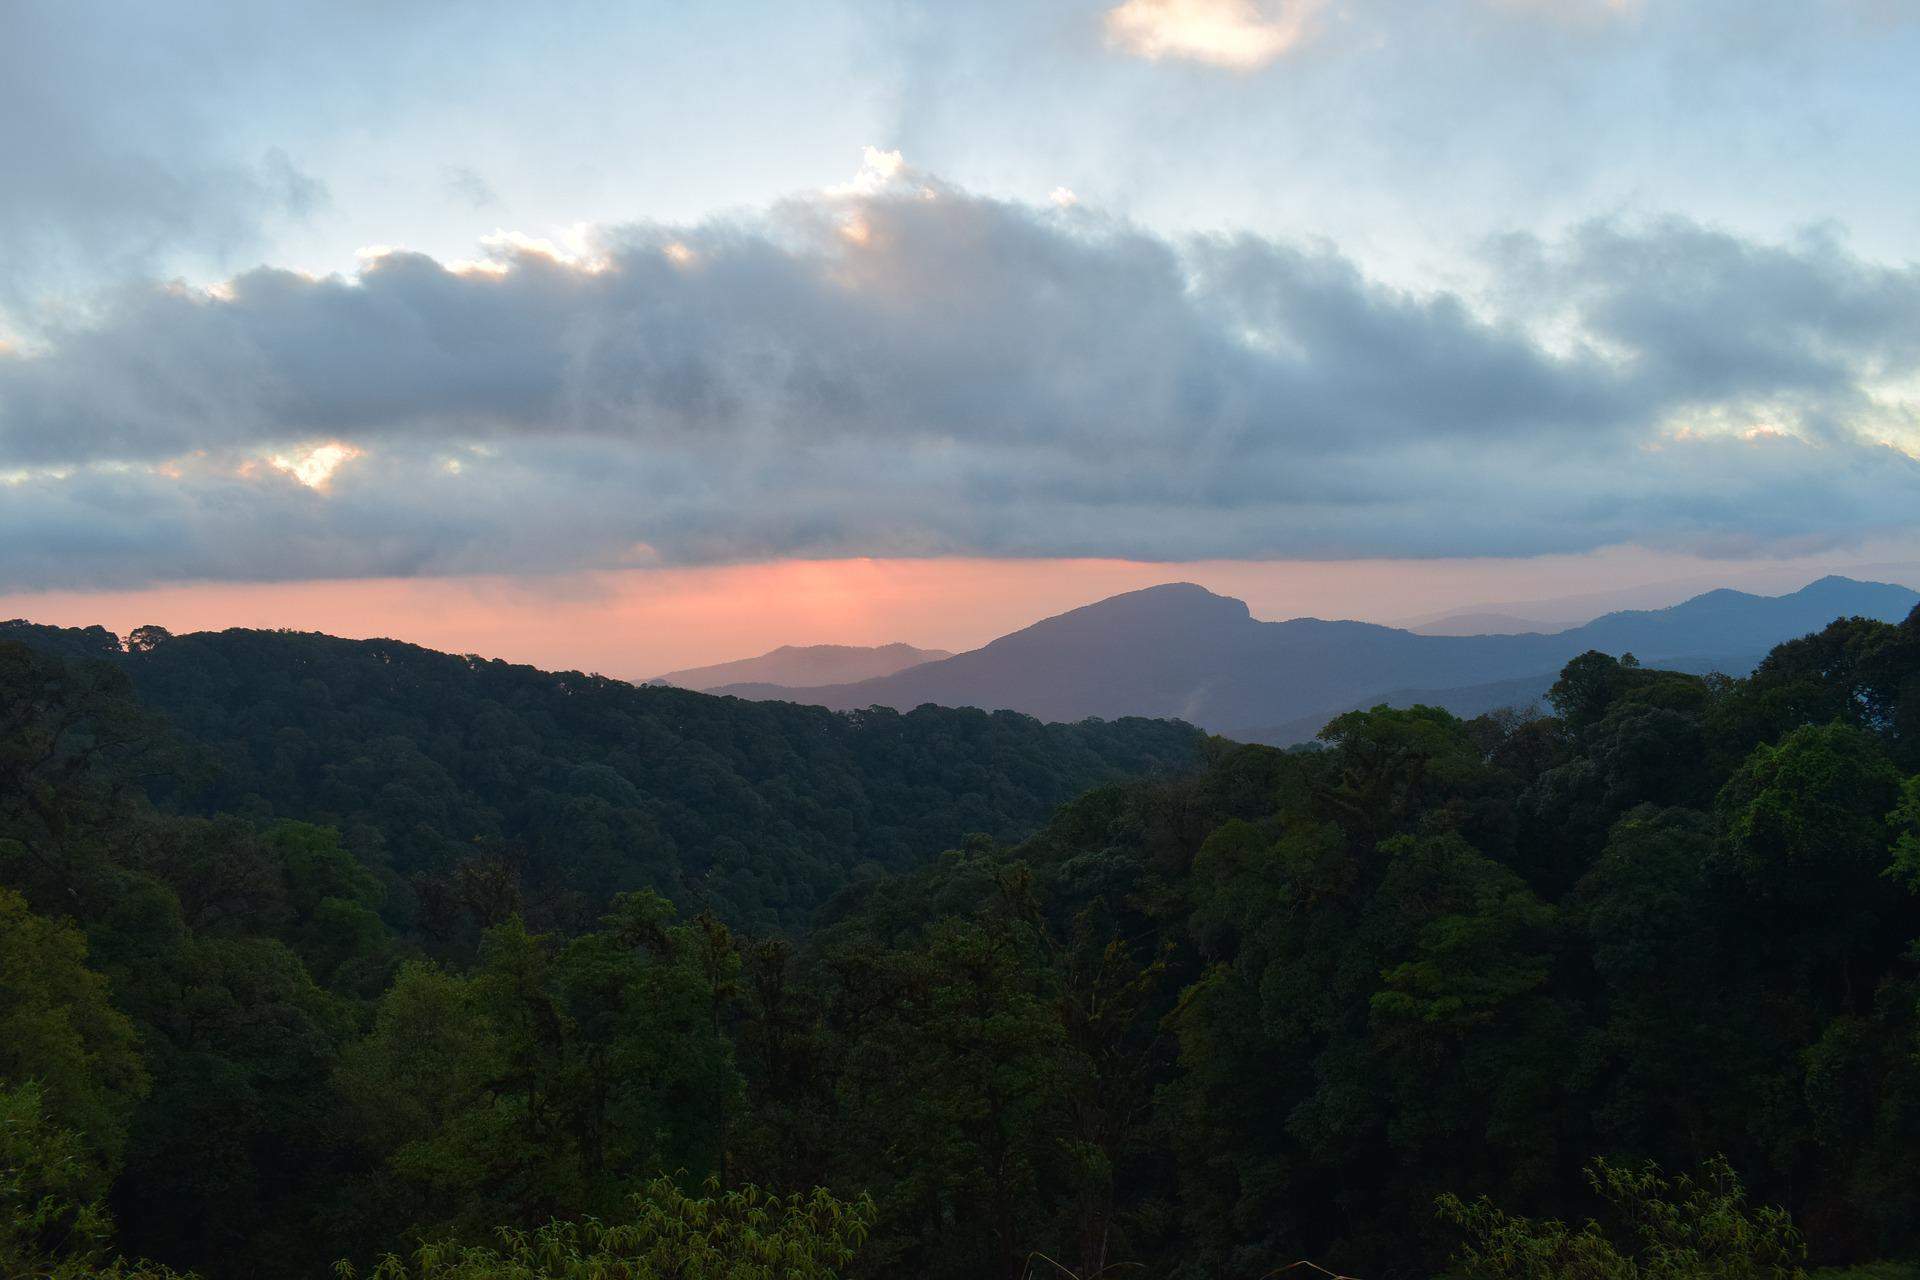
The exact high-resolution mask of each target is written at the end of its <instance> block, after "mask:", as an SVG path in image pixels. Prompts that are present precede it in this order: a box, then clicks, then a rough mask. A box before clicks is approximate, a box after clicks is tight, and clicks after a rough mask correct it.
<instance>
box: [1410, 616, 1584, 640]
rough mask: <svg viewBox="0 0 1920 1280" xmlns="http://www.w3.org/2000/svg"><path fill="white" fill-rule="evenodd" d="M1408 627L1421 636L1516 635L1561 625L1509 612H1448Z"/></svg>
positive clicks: (1553, 628) (1557, 629) (1549, 629)
mask: <svg viewBox="0 0 1920 1280" xmlns="http://www.w3.org/2000/svg"><path fill="white" fill-rule="evenodd" d="M1407 630H1409V631H1411V632H1413V633H1414V634H1415V635H1420V636H1518V635H1526V634H1528V633H1529V632H1549V631H1559V630H1562V628H1560V627H1556V626H1554V625H1553V624H1552V623H1547V622H1539V621H1536V620H1534V619H1532V618H1522V617H1520V616H1519V615H1517V614H1512V613H1449V614H1447V615H1446V616H1445V617H1442V618H1435V619H1434V620H1433V621H1431V622H1422V623H1420V624H1419V625H1418V626H1412V627H1408V628H1407Z"/></svg>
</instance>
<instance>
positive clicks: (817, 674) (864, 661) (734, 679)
mask: <svg viewBox="0 0 1920 1280" xmlns="http://www.w3.org/2000/svg"><path fill="white" fill-rule="evenodd" d="M952 656H953V654H952V653H950V652H949V651H947V650H945V649H916V648H914V647H913V646H912V645H910V644H882V645H856V644H806V645H795V644H783V645H781V646H780V647H779V648H778V649H775V650H773V651H772V652H770V653H763V654H761V655H760V656H759V657H757V658H741V659H740V660H739V661H737V662H720V663H716V664H714V665H713V666H710V667H687V668H684V669H682V670H680V671H669V672H667V673H666V674H665V675H662V676H655V677H654V678H653V679H651V680H649V681H647V682H646V683H648V684H670V685H672V686H673V687H674V688H676V689H696V690H701V691H705V690H708V689H713V688H717V687H718V686H720V685H724V684H740V683H743V682H751V683H760V684H777V685H783V686H785V687H786V688H789V689H810V688H813V687H814V686H816V685H823V684H847V683H850V682H852V681H856V680H872V679H875V678H877V677H880V676H890V675H892V674H893V673H894V672H896V671H902V670H905V669H906V668H907V667H917V666H919V665H920V664H921V663H923V662H938V661H940V660H941V659H942V658H951V657H952Z"/></svg>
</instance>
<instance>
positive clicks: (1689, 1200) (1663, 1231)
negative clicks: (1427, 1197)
mask: <svg viewBox="0 0 1920 1280" xmlns="http://www.w3.org/2000/svg"><path fill="white" fill-rule="evenodd" d="M1587 1181H1588V1182H1589V1183H1591V1184H1592V1186H1593V1189H1594V1190H1595V1191H1596V1192H1598V1193H1599V1195H1600V1197H1601V1198H1602V1199H1603V1200H1605V1201H1606V1202H1607V1205H1608V1207H1609V1208H1610V1210H1611V1211H1612V1216H1613V1217H1615V1218H1616V1219H1617V1220H1618V1221H1619V1223H1620V1227H1621V1238H1622V1239H1623V1240H1624V1241H1626V1244H1625V1247H1624V1248H1623V1247H1622V1246H1621V1245H1620V1244H1618V1243H1616V1240H1615V1237H1614V1236H1611V1235H1609V1234H1608V1233H1607V1232H1606V1231H1605V1230H1604V1229H1603V1228H1602V1227H1601V1226H1600V1224H1599V1223H1598V1222H1595V1221H1592V1220H1588V1221H1587V1222H1586V1223H1585V1224H1584V1225H1583V1226H1580V1227H1578V1228H1575V1227H1570V1226H1568V1225H1567V1224H1566V1223H1564V1222H1561V1221H1559V1220H1557V1219H1547V1220H1545V1221H1535V1220H1533V1219H1530V1218H1522V1217H1515V1216H1513V1215H1511V1214H1508V1213H1506V1212H1504V1211H1502V1210H1500V1209H1498V1208H1495V1207H1494V1205H1493V1204H1492V1203H1491V1202H1489V1201H1488V1200H1487V1199H1485V1198H1484V1197H1483V1198H1481V1199H1479V1200H1476V1201H1473V1202H1472V1203H1468V1202H1467V1201H1464V1200H1461V1199H1460V1198H1459V1197H1458V1196H1454V1195H1444V1196H1442V1197H1440V1216H1441V1217H1442V1218H1444V1219H1446V1220H1448V1221H1450V1222H1452V1223H1453V1224H1454V1225H1455V1226H1458V1227H1459V1228H1461V1230H1462V1231H1463V1232H1465V1234H1466V1237H1467V1240H1466V1243H1465V1244H1464V1245H1463V1246H1462V1247H1461V1249H1460V1251H1459V1252H1458V1253H1456V1254H1455V1255H1454V1259H1453V1268H1452V1270H1453V1273H1454V1274H1455V1275H1458V1276H1462V1277H1471V1278H1472V1280H1708V1278H1711V1280H1801V1278H1802V1277H1804V1275H1805V1274H1806V1273H1805V1271H1804V1270H1803V1269H1802V1264H1803V1263H1804V1262H1805V1260H1806V1246H1805V1245H1804V1244H1803V1243H1802V1241H1801V1238H1800V1233H1799V1232H1798V1231H1797V1230H1795V1229H1794V1226H1793V1221H1792V1219H1791V1218H1790V1217H1789V1216H1788V1214H1787V1212H1786V1210H1784V1209H1778V1208H1771V1207H1755V1206H1751V1205H1749V1204H1748V1203H1747V1195H1746V1190H1745V1188H1744V1187H1742V1186H1741V1184H1740V1179H1739V1177H1738V1176H1737V1175H1736V1174H1735V1173H1734V1172H1733V1169H1732V1167H1731V1166H1729V1165H1728V1163H1727V1162H1726V1160H1725V1159H1724V1158H1716V1159H1713V1160H1710V1161H1708V1162H1707V1164H1706V1165H1705V1166H1704V1167H1703V1168H1702V1169H1701V1172H1700V1176H1699V1177H1698V1178H1693V1177H1688V1176H1686V1175H1681V1176H1679V1177H1676V1178H1673V1179H1671V1180H1669V1179H1667V1178H1664V1177H1662V1176H1661V1174H1660V1171H1659V1169H1658V1168H1657V1167H1655V1166H1654V1165H1652V1164H1648V1165H1645V1166H1642V1167H1640V1168H1626V1167H1623V1166H1620V1165H1614V1164H1609V1163H1608V1162H1607V1161H1605V1160H1595V1161H1594V1162H1593V1163H1592V1164H1591V1165H1589V1166H1588V1167H1587Z"/></svg>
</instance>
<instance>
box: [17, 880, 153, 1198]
mask: <svg viewBox="0 0 1920 1280" xmlns="http://www.w3.org/2000/svg"><path fill="white" fill-rule="evenodd" d="M86 959H87V944H86V939H85V938H83V937H82V936H81V935H80V933H79V931H78V930H76V929H74V928H72V927H71V926H69V925H65V924H61V923H59V922H57V921H53V920H47V919H43V918H42V917H40V916H36V915H34V914H33V913H31V912H30V911H28V910H27V904H26V902H25V900H23V899H22V898H21V897H20V895H19V894H17V893H14V892H13V891H11V890H9V889H5V888H0V1085H5V1084H8V1083H20V1082H28V1081H37V1082H38V1084H37V1087H36V1091H35V1093H34V1098H35V1105H36V1107H37V1106H39V1105H40V1104H41V1103H42V1102H44V1105H45V1107H46V1110H47V1113H48V1116H49V1119H50V1121H51V1122H53V1123H56V1124H59V1125H62V1126H65V1127H66V1128H67V1129H69V1130H72V1131H75V1132H78V1133H80V1134H84V1135H85V1136H86V1141H87V1142H88V1144H89V1146H90V1148H91V1153H92V1154H91V1158H92V1159H93V1160H94V1161H96V1162H97V1163H98V1164H100V1165H101V1166H104V1167H112V1166H114V1165H116V1164H117V1162H118V1160H119V1157H120V1154H121V1152H122V1149H123V1148H124V1146H125V1142H126V1129H127V1122H128V1119H129V1117H130V1116H131V1114H132V1111H133V1106H134V1103H135V1102H136V1101H137V1100H138V1099H139V1098H140V1096H141V1095H142V1094H143V1093H145V1092H146V1089H147V1073H146V1070H145V1068H144V1067H143V1065H142V1063H141V1061H140V1056H139V1054H138V1052H137V1051H136V1049H135V1046H134V1030H133V1026H132V1024H131V1023H129V1022H128V1020H127V1019H126V1017H125V1016H123V1015H122V1014H121V1013H120V1012H118V1011H117V1010H115V1009H114V1008H113V1007H112V1005H111V1003H110V1002H109V1000H108V995H107V983H106V980H105V979H104V978H102V977H101V976H100V975H99V974H98V973H95V972H93V971H91V970H90V969H88V968H87V967H86Z"/></svg>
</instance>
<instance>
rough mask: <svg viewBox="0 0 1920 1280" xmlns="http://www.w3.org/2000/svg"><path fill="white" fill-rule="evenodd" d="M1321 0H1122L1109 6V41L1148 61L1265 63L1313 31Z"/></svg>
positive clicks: (1246, 67) (1250, 66) (1244, 67)
mask: <svg viewBox="0 0 1920 1280" xmlns="http://www.w3.org/2000/svg"><path fill="white" fill-rule="evenodd" d="M1323 5H1324V0H1264V2H1263V3H1256V0H1125V2H1124V3H1122V4H1119V5H1116V6H1115V7H1113V8H1112V9H1109V10H1108V11H1107V15H1106V29H1107V38H1108V40H1109V41H1110V42H1111V43H1112V44H1113V45H1114V46H1115V47H1116V48H1119V49H1122V50H1124V51H1125V52H1127V53H1131V54H1134V55H1136V56H1138V57H1142V58H1146V59H1148V60H1149V61H1154V62H1158V61H1160V60H1161V59H1163V58H1173V59H1180V60H1184V61H1189V62H1203V63H1207V64H1209V65H1212V66H1217V67H1228V68H1231V69H1233V70H1236V71H1250V70H1254V69H1256V68H1259V67H1264V66H1266V65H1267V64H1268V63H1271V62H1272V61H1273V60H1274V59H1276V58H1278V57H1280V55H1282V54H1284V53H1286V52H1288V51H1289V50H1291V49H1293V48H1294V47H1296V46H1297V45H1299V44H1300V43H1301V42H1302V41H1303V40H1304V39H1306V38H1307V36H1308V35H1309V34H1310V33H1311V30H1312V22H1313V19H1314V18H1315V16H1316V15H1317V14H1318V12H1319V11H1320V9H1321V8H1322V7H1323Z"/></svg>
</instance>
